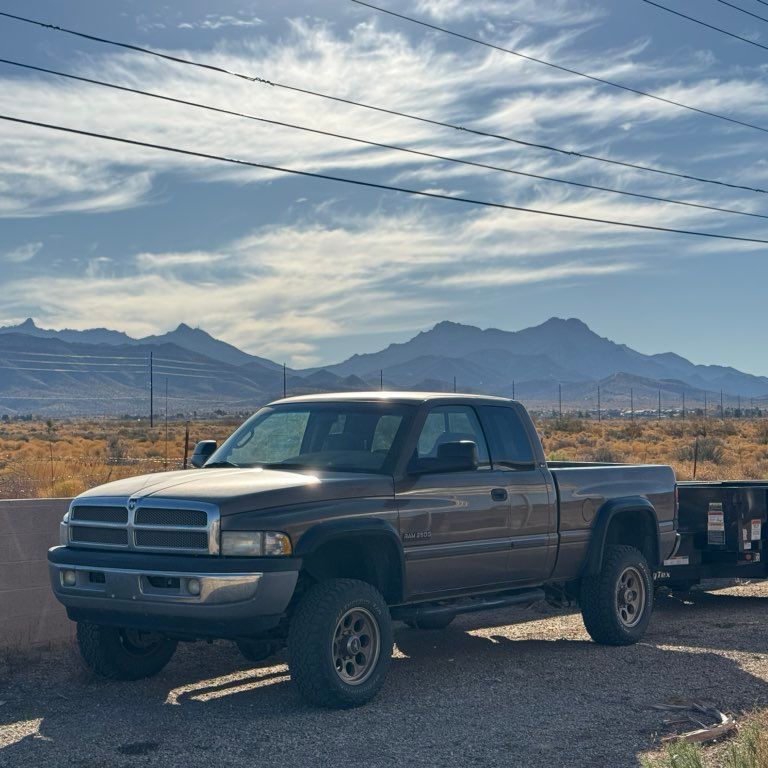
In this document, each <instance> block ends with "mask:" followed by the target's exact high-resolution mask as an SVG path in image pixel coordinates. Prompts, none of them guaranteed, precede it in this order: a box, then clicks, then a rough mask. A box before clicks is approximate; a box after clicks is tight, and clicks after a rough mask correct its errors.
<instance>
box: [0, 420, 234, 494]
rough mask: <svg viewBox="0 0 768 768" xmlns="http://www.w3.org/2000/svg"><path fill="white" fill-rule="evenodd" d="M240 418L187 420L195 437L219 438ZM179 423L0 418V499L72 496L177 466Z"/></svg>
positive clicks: (179, 462)
mask: <svg viewBox="0 0 768 768" xmlns="http://www.w3.org/2000/svg"><path fill="white" fill-rule="evenodd" d="M239 423H240V420H239V419H235V420H233V419H222V420H219V421H213V422H200V423H197V422H196V423H193V424H190V437H189V443H190V453H191V451H192V448H193V447H194V444H195V442H197V441H198V440H203V439H213V440H219V441H221V440H223V439H224V438H226V437H227V436H228V435H229V434H230V433H231V432H232V430H233V429H234V428H235V427H236V426H237V424H239ZM184 429H185V425H184V422H170V423H169V425H168V441H167V444H166V434H165V425H164V424H163V423H160V424H157V422H156V424H155V427H154V428H152V429H150V427H149V424H148V422H147V421H144V420H142V421H135V420H134V421H127V420H122V421H118V420H114V419H100V420H79V419H78V420H74V419H73V420H64V421H59V420H57V421H55V422H54V421H50V420H49V421H29V420H18V421H5V420H3V421H0V498H6V499H9V498H11V499H13V498H17V499H18V498H32V497H64V496H74V495H77V494H78V493H81V492H82V491H84V490H86V489H87V488H91V487H93V486H95V485H100V484H101V483H106V482H109V481H110V480H117V479H119V478H122V477H128V476H130V475H138V474H144V473H147V472H162V471H163V470H165V469H180V468H181V466H182V462H183V456H184Z"/></svg>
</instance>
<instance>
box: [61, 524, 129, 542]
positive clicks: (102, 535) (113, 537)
mask: <svg viewBox="0 0 768 768" xmlns="http://www.w3.org/2000/svg"><path fill="white" fill-rule="evenodd" d="M69 539H70V541H72V542H77V543H78V544H105V545H107V546H111V547H127V546H128V531H127V530H126V529H125V528H93V527H90V526H86V525H73V526H72V527H71V528H70V533H69Z"/></svg>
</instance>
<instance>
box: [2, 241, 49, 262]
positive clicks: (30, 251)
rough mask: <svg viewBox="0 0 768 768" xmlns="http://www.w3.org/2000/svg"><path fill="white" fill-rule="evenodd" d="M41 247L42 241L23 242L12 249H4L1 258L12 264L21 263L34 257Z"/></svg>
mask: <svg viewBox="0 0 768 768" xmlns="http://www.w3.org/2000/svg"><path fill="white" fill-rule="evenodd" d="M42 247H43V244H42V243H25V244H24V245H20V246H19V247H18V248H14V249H13V250H12V251H6V253H4V254H3V256H2V258H3V260H4V261H10V262H12V263H14V264H22V263H24V262H25V261H30V260H31V259H34V258H35V256H37V254H38V253H39V252H40V249H41V248H42Z"/></svg>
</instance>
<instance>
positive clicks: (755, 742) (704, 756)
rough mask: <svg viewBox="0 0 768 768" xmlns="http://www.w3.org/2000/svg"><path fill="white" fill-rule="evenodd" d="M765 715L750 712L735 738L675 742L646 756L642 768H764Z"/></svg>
mask: <svg viewBox="0 0 768 768" xmlns="http://www.w3.org/2000/svg"><path fill="white" fill-rule="evenodd" d="M766 726H768V717H766V715H765V713H761V714H754V715H752V716H751V717H749V718H748V719H747V720H746V722H745V723H744V724H743V725H741V726H740V728H739V732H738V735H737V736H736V738H735V739H731V740H727V741H724V742H721V743H718V744H713V745H711V746H706V747H702V746H700V745H698V744H687V743H686V742H684V741H677V742H673V743H672V744H670V745H669V746H668V747H667V749H666V750H665V751H664V752H663V753H660V754H659V753H657V754H656V755H655V756H653V757H647V758H645V759H644V760H643V761H642V762H643V765H644V766H645V768H768V732H766Z"/></svg>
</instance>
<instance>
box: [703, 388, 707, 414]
mask: <svg viewBox="0 0 768 768" xmlns="http://www.w3.org/2000/svg"><path fill="white" fill-rule="evenodd" d="M706 420H707V391H706V390H704V421H706Z"/></svg>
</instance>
